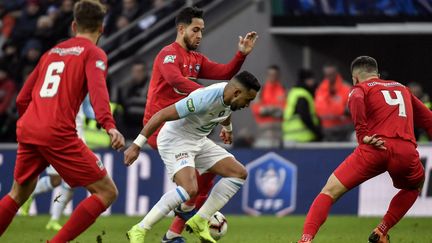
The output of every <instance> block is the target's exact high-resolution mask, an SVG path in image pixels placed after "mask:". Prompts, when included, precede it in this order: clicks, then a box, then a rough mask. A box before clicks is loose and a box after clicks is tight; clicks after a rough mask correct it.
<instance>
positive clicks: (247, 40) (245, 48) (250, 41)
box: [238, 31, 258, 55]
mask: <svg viewBox="0 0 432 243" xmlns="http://www.w3.org/2000/svg"><path fill="white" fill-rule="evenodd" d="M257 39H258V34H257V32H255V31H252V32H249V33H247V34H246V36H245V37H244V38H243V37H242V36H239V43H238V49H239V51H240V52H241V53H242V54H243V55H249V53H251V52H252V50H253V48H254V47H255V42H256V40H257Z"/></svg>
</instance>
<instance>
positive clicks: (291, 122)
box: [282, 87, 319, 142]
mask: <svg viewBox="0 0 432 243" xmlns="http://www.w3.org/2000/svg"><path fill="white" fill-rule="evenodd" d="M300 98H304V99H306V100H307V102H308V105H309V112H310V114H311V116H312V120H313V122H314V124H316V125H318V124H319V120H318V117H317V115H316V113H315V104H314V99H313V97H312V95H311V94H310V93H309V92H308V91H307V90H306V89H305V88H301V87H294V88H292V89H291V90H290V91H289V93H288V97H287V106H286V107H285V111H284V121H283V123H282V131H283V139H284V140H285V141H294V142H310V141H313V140H315V139H316V136H315V133H313V132H312V131H311V130H309V128H308V127H307V126H306V125H305V124H304V123H303V121H302V120H301V118H300V115H299V114H296V113H295V107H296V105H297V102H298V100H299V99H300Z"/></svg>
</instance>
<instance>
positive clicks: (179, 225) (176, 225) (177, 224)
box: [169, 216, 186, 235]
mask: <svg viewBox="0 0 432 243" xmlns="http://www.w3.org/2000/svg"><path fill="white" fill-rule="evenodd" d="M185 223H186V221H184V220H183V219H182V218H180V217H178V216H176V217H174V220H173V222H172V223H171V226H170V228H169V230H171V231H172V232H174V233H176V234H179V235H181V233H182V232H183V230H184V226H185Z"/></svg>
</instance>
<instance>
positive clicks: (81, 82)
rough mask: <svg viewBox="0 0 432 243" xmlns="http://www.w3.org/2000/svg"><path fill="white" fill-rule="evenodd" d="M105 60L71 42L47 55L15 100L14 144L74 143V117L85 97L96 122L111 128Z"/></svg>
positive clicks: (81, 42)
mask: <svg viewBox="0 0 432 243" xmlns="http://www.w3.org/2000/svg"><path fill="white" fill-rule="evenodd" d="M106 75H107V56H106V54H105V52H104V51H103V50H102V49H100V48H99V47H97V46H96V45H94V44H93V43H92V42H91V41H90V40H88V39H86V38H80V37H76V38H71V39H69V40H66V41H64V42H62V43H60V44H58V45H56V46H55V47H54V48H52V49H50V50H48V51H47V52H46V53H45V54H44V55H43V56H42V57H41V59H40V60H39V63H38V65H37V66H36V68H35V69H34V70H33V72H32V73H31V74H30V76H29V77H28V79H27V80H26V82H25V84H24V87H23V88H22V89H21V91H20V93H19V94H18V97H17V108H18V112H19V114H20V119H19V120H18V122H17V139H18V142H22V143H30V144H37V145H45V146H48V145H51V146H52V145H54V146H55V145H61V144H62V143H64V140H65V139H69V138H74V137H77V131H76V129H75V117H76V115H77V113H78V110H79V107H80V105H81V103H82V101H83V99H84V97H85V96H86V95H87V93H89V94H90V101H91V104H92V106H93V109H94V111H95V114H96V120H97V121H98V122H99V123H100V124H101V125H102V127H103V128H105V130H107V131H108V130H109V129H111V128H115V122H114V119H113V117H112V115H111V111H110V106H109V97H108V91H107V87H106Z"/></svg>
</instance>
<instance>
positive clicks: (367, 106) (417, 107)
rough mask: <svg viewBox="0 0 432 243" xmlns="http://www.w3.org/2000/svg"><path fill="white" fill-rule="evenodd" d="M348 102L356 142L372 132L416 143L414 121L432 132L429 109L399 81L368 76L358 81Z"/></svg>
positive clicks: (431, 115) (431, 133)
mask: <svg viewBox="0 0 432 243" xmlns="http://www.w3.org/2000/svg"><path fill="white" fill-rule="evenodd" d="M348 105H349V108H350V111H351V117H352V119H353V122H354V125H355V129H356V134H357V139H358V142H359V143H362V142H363V137H364V136H366V135H368V136H372V135H373V134H377V135H378V136H382V137H388V138H400V139H404V140H409V141H411V142H413V143H416V140H415V136H414V123H415V124H416V125H417V126H419V127H422V128H424V129H426V130H427V132H428V133H429V135H432V113H431V111H430V110H429V109H427V107H426V106H425V105H424V104H423V103H422V102H421V101H420V100H419V99H417V98H416V97H415V96H413V95H412V94H411V93H410V91H409V90H408V88H406V87H405V86H404V85H402V84H400V83H398V82H395V81H388V80H381V79H371V80H368V81H366V82H362V83H360V84H357V85H355V86H354V87H353V90H352V91H351V93H350V98H349V103H348Z"/></svg>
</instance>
